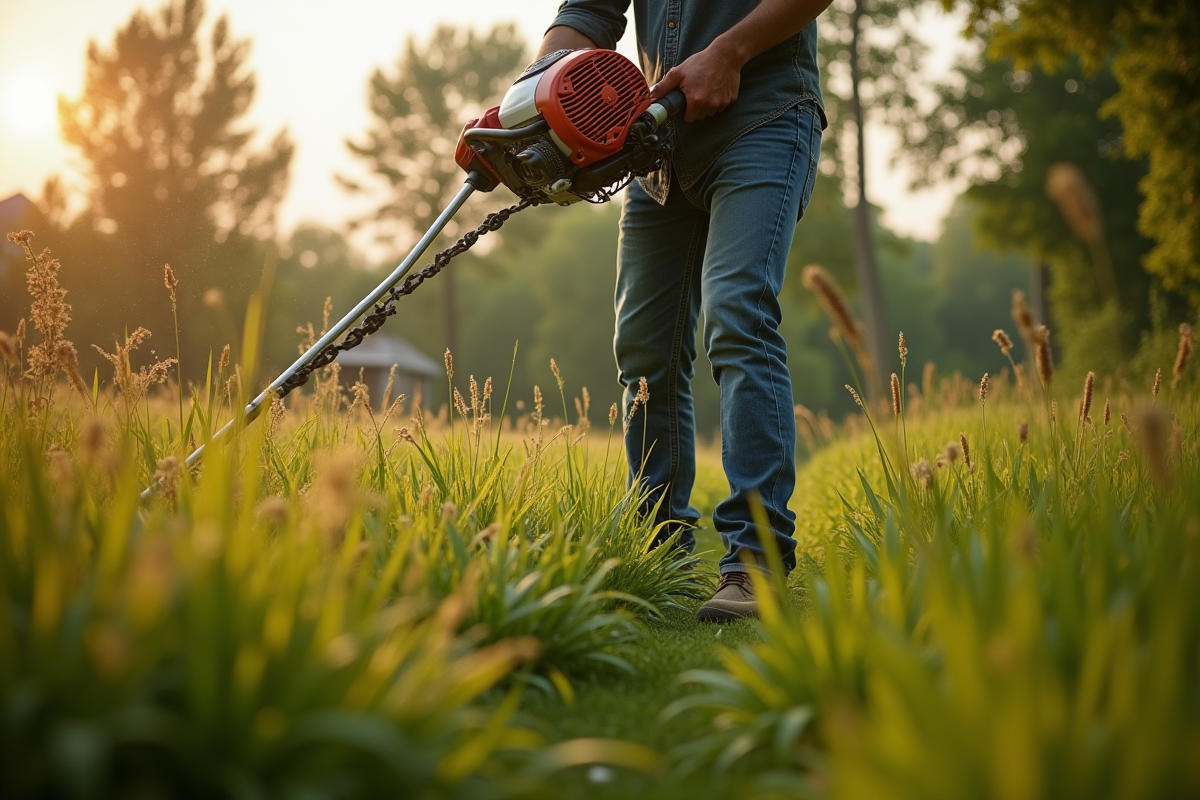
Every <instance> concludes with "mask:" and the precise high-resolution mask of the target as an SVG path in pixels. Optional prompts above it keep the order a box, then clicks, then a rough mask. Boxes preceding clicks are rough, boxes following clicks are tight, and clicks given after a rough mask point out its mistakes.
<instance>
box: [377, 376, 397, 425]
mask: <svg viewBox="0 0 1200 800" xmlns="http://www.w3.org/2000/svg"><path fill="white" fill-rule="evenodd" d="M398 367H399V365H398V364H392V367H391V369H389V370H388V379H387V385H386V386H384V387H383V399H382V400H380V401H379V411H380V413H383V412H385V411H387V410H388V407H389V406H390V405H391V404H392V391H393V390H394V389H395V388H396V370H397V368H398Z"/></svg>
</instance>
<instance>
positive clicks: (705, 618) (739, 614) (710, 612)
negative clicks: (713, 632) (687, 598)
mask: <svg viewBox="0 0 1200 800" xmlns="http://www.w3.org/2000/svg"><path fill="white" fill-rule="evenodd" d="M757 617H758V609H757V608H748V609H735V608H728V607H725V606H715V605H708V604H705V605H702V606H700V608H699V609H697V610H696V620H697V621H698V622H736V621H738V620H740V619H756V618H757Z"/></svg>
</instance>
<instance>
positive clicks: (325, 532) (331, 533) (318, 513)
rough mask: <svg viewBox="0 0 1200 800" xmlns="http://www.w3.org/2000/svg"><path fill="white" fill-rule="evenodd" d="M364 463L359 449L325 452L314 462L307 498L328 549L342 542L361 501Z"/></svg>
mask: <svg viewBox="0 0 1200 800" xmlns="http://www.w3.org/2000/svg"><path fill="white" fill-rule="evenodd" d="M362 463H363V454H362V451H360V450H358V449H345V450H340V451H337V452H332V453H330V452H323V453H320V454H319V455H318V456H317V458H316V459H315V464H314V473H315V474H314V477H313V484H312V489H311V490H310V491H309V493H308V495H307V498H306V499H307V501H308V503H309V511H310V513H311V516H312V518H313V519H314V521H315V522H316V525H317V528H318V531H319V532H320V534H321V540H322V542H323V543H324V544H325V546H326V547H327V548H328V549H329V550H332V549H333V548H334V547H336V546H337V545H338V544H340V543H341V539H342V535H343V533H344V532H345V529H346V524H347V523H348V522H349V521H350V516H351V514H352V513H353V511H354V507H355V505H356V504H357V502H358V500H359V484H358V471H359V468H360V467H361V466H362Z"/></svg>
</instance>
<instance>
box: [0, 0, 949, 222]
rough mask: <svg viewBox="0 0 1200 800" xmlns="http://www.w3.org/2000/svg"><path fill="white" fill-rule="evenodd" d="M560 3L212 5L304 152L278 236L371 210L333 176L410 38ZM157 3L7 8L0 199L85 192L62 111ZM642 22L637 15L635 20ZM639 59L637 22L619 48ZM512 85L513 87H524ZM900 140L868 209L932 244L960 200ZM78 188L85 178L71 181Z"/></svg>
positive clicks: (939, 25) (937, 24) (530, 15)
mask: <svg viewBox="0 0 1200 800" xmlns="http://www.w3.org/2000/svg"><path fill="white" fill-rule="evenodd" d="M559 2H560V0H519V1H517V2H512V1H510V2H499V1H498V0H439V1H437V2H423V1H420V0H338V1H337V2H329V0H286V1H285V0H208V17H207V21H208V22H209V23H211V22H212V21H213V20H215V19H216V18H217V16H218V15H220V14H223V13H224V14H228V16H229V19H230V24H231V27H232V32H233V33H234V35H236V36H237V37H238V38H247V37H248V38H250V39H251V40H252V42H253V49H252V51H251V55H250V66H251V68H252V69H253V70H254V71H255V73H256V75H257V79H258V92H257V96H256V99H255V102H254V105H253V107H252V109H251V112H250V114H249V117H248V118H249V120H250V121H251V122H252V123H254V124H255V125H256V126H257V127H258V129H259V134H260V138H261V139H262V140H265V139H267V138H268V137H269V136H273V135H274V133H275V132H276V131H278V130H279V129H280V128H282V127H287V128H288V130H289V132H290V135H291V137H292V140H293V141H294V142H295V143H296V147H297V150H296V155H295V159H294V161H293V164H292V173H291V181H290V188H289V190H288V194H287V196H286V197H285V199H284V201H283V204H282V206H281V208H280V219H279V222H280V228H281V230H282V231H284V232H287V231H289V230H291V229H292V228H293V227H294V226H295V225H297V224H298V223H301V222H316V223H319V224H322V225H325V226H328V227H335V228H336V227H339V225H340V224H341V223H342V222H343V221H345V220H346V219H348V218H349V217H351V216H354V215H355V213H356V212H359V211H361V210H363V209H364V208H366V207H368V206H369V204H370V201H369V200H368V199H366V198H363V197H357V198H356V197H352V196H350V195H348V194H347V193H346V192H345V191H343V190H342V189H341V188H339V187H338V185H337V184H336V183H335V182H334V179H333V176H334V174H335V173H338V172H340V173H342V174H361V172H359V171H358V169H359V167H358V164H356V163H355V160H354V159H353V158H352V157H351V156H350V154H349V152H348V151H347V149H346V147H345V144H344V142H345V140H346V139H347V138H354V139H357V138H360V137H361V134H362V132H363V131H365V130H366V129H367V126H368V122H369V117H368V113H367V106H366V86H367V78H368V76H369V75H370V73H371V72H372V70H374V69H375V68H376V67H380V66H383V67H388V66H390V65H391V64H393V63H394V62H395V60H396V57H397V56H398V55H399V52H400V48H401V46H402V44H403V42H404V41H405V39H406V38H407V37H408V36H410V35H415V36H417V37H422V36H424V35H426V34H427V33H428V32H429V31H431V30H432V29H433V28H434V27H435V26H436V25H437V24H439V23H453V24H472V25H475V26H476V27H479V28H485V27H489V26H491V25H492V24H495V23H498V22H508V21H512V22H516V23H517V25H518V27H519V28H520V30H521V31H522V33H523V34H524V35H525V37H526V39H527V40H528V41H530V42H531V44H532V43H534V42H536V41H538V40H539V39H540V38H541V34H542V32H543V31H544V30H545V28H546V26H547V25H548V24H549V22H550V21H551V20H552V19H553V17H554V13H555V10H556V9H557V7H558V5H559ZM158 5H159V4H158V2H157V0H0V199H3V198H4V197H7V196H9V195H10V194H12V193H13V192H17V191H21V192H24V193H26V194H27V195H29V196H31V197H35V196H37V195H39V194H40V192H41V187H42V184H43V182H44V181H45V179H46V178H47V177H49V176H50V175H53V174H60V175H63V176H64V177H65V178H66V179H67V181H68V185H71V183H72V181H74V182H75V183H76V185H78V172H77V171H76V170H77V169H78V163H79V162H78V158H77V156H75V155H74V152H73V151H72V150H71V149H70V148H68V147H67V146H66V145H65V144H64V143H63V142H62V141H61V139H60V138H59V135H58V124H57V111H56V103H57V101H56V98H57V97H58V96H59V95H66V96H67V97H69V98H75V97H77V96H78V94H79V92H80V90H81V88H82V85H83V76H84V61H85V53H86V49H87V45H88V42H89V41H92V40H95V41H96V42H97V43H99V44H100V45H101V46H105V47H107V46H108V45H110V44H111V42H112V38H113V34H114V33H115V32H116V30H117V28H119V27H121V26H123V25H124V24H125V23H126V22H127V21H128V19H129V17H130V16H131V14H132V13H133V12H134V11H135V10H136V9H137V8H139V7H140V8H147V9H155V8H157V7H158ZM631 17H632V14H631ZM959 27H960V25H959V22H958V21H957V20H954V19H950V18H946V17H943V16H940V15H938V16H929V17H927V18H926V19H925V20H924V23H923V25H922V35H923V36H924V38H926V39H927V41H928V42H929V43H930V44H931V46H932V47H933V52H932V54H931V58H930V63H929V67H928V69H929V72H930V74H931V75H938V74H941V73H944V71H945V70H946V69H947V68H948V66H949V64H950V63H951V62H952V61H953V59H954V57H955V54H956V53H957V52H958V51H959V50H960V49H961V47H962V45H961V42H959V41H958V40H957V37H956V35H955V32H956V31H957V30H958V29H959ZM618 49H619V50H621V51H623V52H624V53H625V54H626V55H629V56H631V57H632V56H633V54H634V49H633V25H632V21H631V24H630V26H629V29H628V31H627V32H626V35H625V38H624V39H623V40H622V41H621V44H620V45H619V47H618ZM514 77H515V76H514ZM891 141H892V137H891V136H890V135H889V133H888V132H887V131H883V130H873V129H870V128H869V129H868V151H867V156H868V180H869V187H868V192H867V194H868V197H869V198H870V199H871V200H872V202H874V203H876V204H878V205H880V206H881V207H882V208H883V209H884V217H883V222H884V224H886V225H888V226H889V227H891V228H892V229H893V230H895V231H897V232H898V233H901V234H905V235H910V236H913V237H916V238H919V239H927V240H931V239H935V238H936V237H937V236H938V234H939V233H940V230H941V224H942V220H943V219H944V217H945V215H946V213H947V212H948V211H949V207H950V204H951V202H952V201H953V198H954V196H955V194H956V190H955V188H954V187H951V186H947V185H941V186H935V187H933V188H931V189H927V190H923V191H921V192H916V193H913V192H910V191H908V190H907V184H908V176H907V174H906V173H905V171H904V167H903V165H900V166H896V165H893V164H892V163H891V162H892V156H893V151H892V144H891ZM73 176H74V177H73Z"/></svg>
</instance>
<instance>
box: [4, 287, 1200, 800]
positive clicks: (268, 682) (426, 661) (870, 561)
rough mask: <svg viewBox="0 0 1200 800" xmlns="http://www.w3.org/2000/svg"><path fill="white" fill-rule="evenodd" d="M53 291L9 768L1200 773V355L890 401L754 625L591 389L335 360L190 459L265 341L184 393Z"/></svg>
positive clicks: (316, 782)
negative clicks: (393, 390) (419, 395)
mask: <svg viewBox="0 0 1200 800" xmlns="http://www.w3.org/2000/svg"><path fill="white" fill-rule="evenodd" d="M50 299H53V298H52V297H50ZM51 305H52V304H51ZM49 307H50V306H46V305H44V306H43V307H42V309H43V311H45V310H46V309H47V308H49ZM35 310H36V309H35ZM34 319H35V320H36V325H35V326H34V327H35V329H34V330H32V331H28V332H26V333H25V335H24V336H10V335H8V334H5V335H4V336H3V338H2V339H0V359H2V361H3V370H2V372H0V406H2V407H3V409H4V414H3V416H2V417H0V475H2V478H0V596H2V597H3V600H4V603H5V607H6V609H7V610H6V612H5V613H4V614H0V794H3V796H5V797H52V796H53V797H59V796H61V797H80V798H85V797H100V796H103V797H107V796H125V795H143V796H180V795H187V796H193V795H195V796H200V795H203V796H220V797H225V796H228V797H267V796H270V797H274V796H278V797H295V798H308V797H376V796H381V795H395V796H404V797H504V796H534V797H562V796H570V797H629V796H636V797H664V798H665V797H679V796H691V797H695V798H697V799H699V798H707V797H714V798H715V797H727V796H737V797H749V796H762V797H775V796H786V797H829V798H863V797H871V798H890V797H895V798H947V800H950V799H951V798H968V797H969V798H998V799H999V798H1030V797H1046V798H1051V797H1053V798H1064V797H1068V798H1069V797H1079V798H1085V797H1086V798H1096V797H1112V798H1158V797H1161V798H1176V797H1185V796H1197V795H1198V794H1200V766H1198V765H1200V447H1198V445H1200V440H1198V438H1197V433H1198V428H1197V422H1198V420H1197V416H1198V412H1200V408H1198V406H1197V403H1196V402H1195V398H1196V395H1195V386H1196V381H1195V379H1194V377H1192V376H1193V375H1194V369H1193V370H1192V372H1188V371H1187V367H1188V365H1187V359H1186V358H1183V359H1182V360H1181V361H1177V362H1176V365H1175V367H1176V368H1175V371H1174V374H1168V375H1166V380H1156V381H1155V383H1154V385H1153V386H1147V387H1145V390H1144V391H1142V392H1138V393H1136V394H1135V393H1132V392H1126V391H1125V390H1124V389H1123V388H1122V387H1120V386H1119V384H1116V383H1114V382H1109V381H1105V380H1098V381H1097V380H1094V379H1093V377H1092V376H1089V379H1088V382H1087V384H1086V385H1085V386H1083V387H1080V390H1079V391H1078V392H1076V391H1072V389H1071V388H1068V387H1060V386H1056V385H1055V384H1054V382H1053V374H1052V369H1051V368H1050V367H1049V366H1048V364H1039V366H1042V367H1043V369H1041V370H1040V372H1041V377H1040V378H1032V379H1031V378H1030V377H1026V378H1025V379H1024V381H1021V382H1018V381H1015V380H1014V379H1013V377H1012V376H1011V375H1007V376H1004V377H1001V378H996V379H992V380H991V381H990V383H988V384H987V385H986V386H984V387H977V386H975V385H973V384H965V382H964V381H963V380H962V379H961V378H950V379H946V380H941V381H937V380H929V381H927V382H926V386H925V387H924V388H923V389H920V390H914V391H913V392H912V393H907V398H906V399H905V403H904V404H903V405H901V402H900V400H901V399H902V398H901V397H900V396H899V395H897V396H896V397H895V403H894V405H891V406H889V405H887V404H886V403H884V404H875V405H866V404H864V407H863V408H862V410H861V413H860V414H858V415H856V416H854V417H852V418H850V419H849V420H848V421H847V422H846V423H845V424H843V425H841V426H838V427H837V428H836V429H834V430H832V431H829V430H826V431H824V432H823V434H822V441H821V443H820V444H819V446H817V447H815V448H814V449H813V450H812V451H811V452H810V453H808V454H807V455H806V456H805V462H804V463H803V465H802V468H801V470H800V475H799V481H798V486H797V491H796V495H795V498H794V502H793V505H794V509H795V510H796V512H797V518H798V531H797V538H798V539H799V541H800V544H801V550H800V554H801V558H800V560H799V565H798V568H797V569H796V570H795V571H794V572H793V573H792V574H791V576H790V577H789V578H788V580H787V582H786V584H785V583H784V581H783V579H782V576H780V575H778V573H777V578H776V580H775V581H774V584H773V585H771V584H770V583H768V582H763V583H762V584H761V585H760V586H759V591H760V597H761V598H762V606H761V612H762V619H761V621H760V622H754V623H751V622H744V623H738V624H732V625H723V626H701V625H699V624H698V623H696V622H695V621H694V620H693V618H692V616H691V614H692V612H693V611H694V609H695V607H696V605H697V604H698V603H699V602H701V601H702V600H703V599H705V598H706V597H707V596H708V594H709V593H710V592H711V591H712V587H713V582H714V574H713V570H712V562H713V560H714V558H715V556H716V553H715V552H713V550H714V548H715V546H716V545H717V543H716V541H715V537H714V536H713V534H712V532H711V531H708V530H705V531H702V532H701V537H700V540H701V543H702V547H703V548H706V549H707V552H706V553H705V558H704V559H703V560H702V561H701V563H700V564H699V565H698V566H696V567H692V565H690V564H689V563H688V562H686V561H685V560H682V559H679V558H677V557H676V556H675V555H674V554H673V553H672V551H671V550H670V548H658V549H655V550H651V549H649V548H648V547H647V545H648V543H649V541H650V540H651V539H652V538H653V537H654V534H655V530H654V528H653V527H652V525H651V524H650V523H649V522H647V521H646V520H645V519H643V518H642V516H641V515H640V514H639V513H638V506H639V499H640V498H639V496H638V495H637V493H636V491H634V492H631V491H630V490H628V489H627V485H626V480H625V476H624V466H623V463H622V462H623V459H622V458H621V455H620V445H619V431H618V430H617V425H618V424H619V421H618V420H616V419H615V414H610V413H606V410H601V411H595V410H590V409H588V408H587V403H586V398H585V397H583V398H580V403H579V405H578V407H577V408H578V413H577V414H575V415H571V416H570V417H569V418H566V419H564V418H562V417H559V418H552V417H551V413H550V412H549V411H548V410H547V408H548V407H549V406H550V405H551V402H552V400H550V399H547V398H543V397H542V392H541V391H538V392H536V396H537V400H536V402H535V403H534V405H533V407H532V408H530V409H528V410H526V411H524V412H523V413H522V414H520V415H519V416H516V417H514V416H513V414H512V413H511V410H510V409H507V408H506V406H505V404H504V402H503V392H502V391H499V390H496V391H494V390H493V388H492V383H491V381H482V380H476V379H475V378H474V377H472V376H462V375H457V376H456V375H455V374H454V372H453V364H452V361H451V360H450V359H449V358H448V359H447V365H446V366H447V386H448V390H449V393H450V395H451V396H452V397H454V398H455V402H454V407H453V408H449V409H443V410H442V412H441V413H440V414H437V413H433V412H431V411H430V410H428V409H419V408H413V407H412V406H411V405H409V404H407V403H406V402H405V401H404V400H403V399H399V398H390V397H385V398H371V397H370V396H369V395H368V393H367V391H366V388H365V387H363V386H361V385H357V386H354V387H353V389H352V390H351V391H349V392H345V391H343V390H342V388H341V385H340V383H339V376H338V375H337V372H336V368H327V369H326V370H325V371H324V372H322V373H321V374H320V375H318V376H317V379H316V381H315V385H314V386H313V387H312V389H311V391H305V392H303V393H297V394H295V395H293V396H291V397H289V398H288V400H287V402H286V404H274V405H273V406H272V409H271V413H270V414H268V415H267V418H266V419H263V420H260V421H259V422H257V423H255V424H253V425H250V426H249V427H247V428H246V429H245V430H241V431H239V435H238V436H237V437H236V439H234V440H232V441H229V442H224V443H220V442H218V443H213V444H212V445H211V446H210V447H209V449H208V451H207V452H206V455H205V458H204V460H203V463H202V465H201V466H199V467H197V468H195V469H187V468H184V467H183V466H182V464H181V460H180V459H181V457H182V455H183V454H184V453H186V452H187V451H188V450H189V449H190V447H191V445H192V443H193V442H205V441H208V440H209V438H210V436H211V432H212V431H213V430H215V429H216V428H217V427H218V426H219V425H220V424H221V423H222V422H223V421H224V419H226V418H227V417H228V416H229V415H230V414H231V412H232V409H235V408H240V407H241V405H242V404H243V403H244V402H245V400H246V397H247V395H248V394H250V387H252V386H253V385H255V380H254V377H253V376H254V374H255V369H254V365H253V358H252V357H247V358H245V359H242V360H241V361H240V362H239V361H237V360H235V359H227V358H225V357H219V358H216V359H214V363H213V364H212V365H211V368H210V370H209V374H208V377H207V380H206V381H204V383H203V384H202V385H194V386H191V387H189V391H187V393H186V397H182V396H180V394H179V393H178V390H177V387H174V386H173V385H172V384H171V383H170V381H169V378H170V376H171V374H172V366H173V365H171V364H157V365H152V364H147V365H146V366H144V367H142V366H139V364H141V363H145V362H143V361H141V360H140V359H139V351H138V345H139V344H140V343H139V341H138V334H137V333H136V332H135V333H134V334H132V335H131V338H130V339H129V340H128V341H127V342H126V343H125V344H124V345H122V346H121V347H118V348H117V351H116V352H115V353H113V354H110V355H111V362H112V364H113V367H114V376H113V378H112V380H111V384H110V382H109V381H108V379H107V378H106V379H105V380H104V381H101V380H100V378H99V377H97V379H96V380H93V381H92V382H91V384H90V386H89V384H88V382H86V381H84V380H83V379H82V378H81V377H80V376H78V375H77V374H72V372H71V365H72V364H73V361H72V360H71V359H69V358H67V356H68V355H69V353H70V351H69V348H67V347H66V344H65V343H69V340H68V339H67V338H66V331H65V322H62V320H59V321H58V322H55V320H54V319H53V318H52V315H51V316H47V315H46V314H42V315H41V316H40V317H39V316H38V315H35V316H34ZM251 322H253V314H252V315H251ZM59 323H62V324H59ZM248 327H249V329H251V330H252V329H253V326H252V325H251V326H248ZM1181 335H1182V334H1181ZM248 338H249V339H251V340H252V339H253V337H252V336H251V337H248ZM1182 350H1183V348H1182V347H1181V352H1182ZM250 352H251V353H252V352H253V350H251V351H250ZM554 370H555V372H556V373H557V366H555V367H554ZM1028 374H1029V375H1033V374H1034V371H1033V370H1032V369H1031V370H1029V373H1028ZM897 380H898V382H899V380H900V379H897ZM1035 380H1036V383H1035V382H1034V381H1035ZM160 384H162V385H160ZM964 384H965V385H964ZM901 385H902V383H901ZM561 391H562V385H561V383H560V384H559V385H558V386H551V387H550V390H549V391H548V392H546V395H547V397H548V398H552V399H553V405H554V406H555V407H561V408H563V409H570V408H571V407H572V406H574V403H571V402H568V400H569V398H566V397H564V396H561ZM649 402H655V398H653V397H651V398H650V401H649ZM1072 408H1074V409H1075V411H1074V412H1073V413H1066V410H1067V409H1072ZM801 416H803V415H801ZM592 417H595V418H596V419H597V420H598V421H597V422H595V423H594V424H593V422H592V420H591V418H592ZM632 422H633V424H636V419H634V420H633V421H632ZM801 424H804V421H803V420H801ZM151 483H153V484H154V486H155V492H154V494H153V496H152V498H151V499H150V500H149V501H148V502H145V503H143V502H142V501H141V500H140V499H139V493H140V492H141V490H142V489H143V487H145V486H147V485H149V484H151ZM723 491H724V486H723V483H722V478H721V473H720V470H719V466H718V464H717V463H716V461H715V457H714V455H713V452H712V451H706V452H705V453H704V454H703V458H702V468H701V470H700V479H699V483H698V486H697V490H696V493H695V500H696V502H697V504H698V505H699V506H701V507H703V508H704V510H705V512H706V513H708V512H710V511H711V506H712V504H713V503H715V502H716V501H717V500H718V499H719V498H720V497H721V495H722V493H723Z"/></svg>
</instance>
